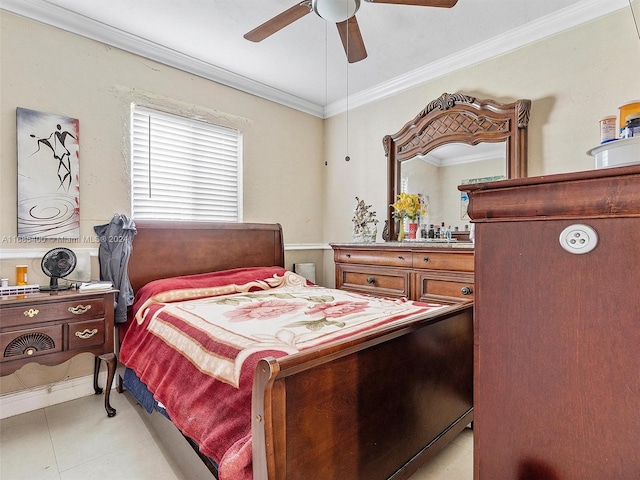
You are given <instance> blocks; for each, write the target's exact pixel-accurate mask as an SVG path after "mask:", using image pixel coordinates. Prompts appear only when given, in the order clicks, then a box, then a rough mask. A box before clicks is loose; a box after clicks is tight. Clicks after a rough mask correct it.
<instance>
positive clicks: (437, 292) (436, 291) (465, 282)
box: [416, 274, 474, 300]
mask: <svg viewBox="0 0 640 480" xmlns="http://www.w3.org/2000/svg"><path fill="white" fill-rule="evenodd" d="M416 283H417V285H416V286H417V292H416V293H417V297H418V299H419V300H426V299H429V298H431V299H433V298H434V297H438V298H439V297H443V298H460V299H461V300H473V297H474V292H473V280H472V279H471V278H469V279H466V278H464V277H458V276H451V277H445V278H442V276H440V277H435V276H433V275H423V274H417V275H416Z"/></svg>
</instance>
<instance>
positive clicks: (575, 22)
mask: <svg viewBox="0 0 640 480" xmlns="http://www.w3.org/2000/svg"><path fill="white" fill-rule="evenodd" d="M625 7H626V8H629V0H583V1H581V2H578V3H576V4H574V5H572V6H569V7H566V8H564V9H562V10H559V11H557V12H555V13H553V14H550V15H547V16H545V17H542V18H540V19H538V20H535V21H533V22H531V23H528V24H526V25H524V26H522V27H518V28H515V29H513V30H511V31H509V32H506V33H504V34H502V35H500V36H498V37H494V38H491V39H489V40H486V41H484V42H481V43H478V44H476V45H474V46H473V47H471V48H467V49H465V50H461V51H460V52H457V53H455V54H453V55H449V56H448V57H445V58H443V59H441V60H438V61H436V62H433V63H430V64H428V65H425V66H423V67H420V68H417V69H415V70H413V71H411V72H408V73H406V74H404V75H401V76H398V77H396V78H393V79H391V80H389V81H388V82H384V83H381V84H379V85H376V86H375V87H373V88H370V89H367V90H363V91H361V92H358V93H355V94H353V95H349V101H348V108H349V109H352V108H356V107H360V106H362V105H366V104H368V103H371V102H375V101H377V100H381V99H383V98H387V97H391V96H393V95H396V94H398V93H401V92H404V91H406V90H409V89H411V88H414V87H416V86H418V85H421V84H424V83H427V82H429V81H431V80H434V79H436V78H438V77H443V76H445V75H448V74H450V73H452V72H455V71H457V70H461V69H463V68H466V67H469V66H471V65H473V64H476V63H480V62H483V61H485V60H489V59H490V58H493V57H498V56H500V55H503V54H505V53H508V52H510V51H513V50H516V49H518V48H521V47H523V46H525V45H528V44H531V43H534V42H537V41H539V40H542V39H544V38H546V37H550V36H552V35H555V34H557V33H560V32H562V31H565V30H569V29H571V28H574V27H577V26H579V25H582V24H584V23H587V22H589V21H592V20H595V19H597V18H599V17H602V16H604V15H608V14H610V13H613V12H615V11H618V10H621V9H622V8H625ZM346 110H347V100H346V99H342V100H340V101H338V102H333V103H331V104H329V105H327V106H326V107H325V114H324V116H325V118H329V117H332V116H333V115H337V114H339V113H342V112H344V111H346Z"/></svg>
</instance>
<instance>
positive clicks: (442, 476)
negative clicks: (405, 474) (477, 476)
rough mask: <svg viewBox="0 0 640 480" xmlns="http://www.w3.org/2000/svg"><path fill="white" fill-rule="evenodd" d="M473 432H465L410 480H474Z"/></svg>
mask: <svg viewBox="0 0 640 480" xmlns="http://www.w3.org/2000/svg"><path fill="white" fill-rule="evenodd" d="M472 447H473V432H472V431H471V430H463V431H462V432H461V433H460V435H458V436H457V437H456V438H454V439H453V440H452V441H451V442H450V443H449V444H448V445H447V446H446V447H444V448H443V449H442V450H441V451H440V452H439V453H438V454H437V455H436V456H435V457H434V458H432V459H431V460H430V461H429V462H427V463H426V464H425V465H423V466H422V468H420V470H418V471H417V472H416V473H414V474H413V475H412V476H411V477H410V480H472V479H473V449H472Z"/></svg>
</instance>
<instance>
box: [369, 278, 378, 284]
mask: <svg viewBox="0 0 640 480" xmlns="http://www.w3.org/2000/svg"><path fill="white" fill-rule="evenodd" d="M367 283H368V284H370V285H372V284H374V283H376V279H375V278H374V277H369V278H367Z"/></svg>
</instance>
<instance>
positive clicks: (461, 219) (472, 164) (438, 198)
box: [400, 142, 506, 240]
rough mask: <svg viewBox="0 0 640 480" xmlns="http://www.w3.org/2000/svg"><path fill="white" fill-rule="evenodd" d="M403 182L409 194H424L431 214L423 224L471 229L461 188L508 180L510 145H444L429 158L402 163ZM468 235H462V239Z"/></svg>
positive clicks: (428, 155)
mask: <svg viewBox="0 0 640 480" xmlns="http://www.w3.org/2000/svg"><path fill="white" fill-rule="evenodd" d="M400 176H401V179H400V182H401V185H402V186H403V187H404V189H405V190H406V191H408V192H412V193H418V194H420V195H422V198H423V199H424V201H425V205H426V206H427V215H426V216H423V217H421V218H420V223H421V224H423V225H424V224H427V225H429V224H435V225H440V224H441V223H442V222H445V225H446V227H451V230H452V231H454V233H455V231H460V232H465V231H468V230H469V224H470V219H469V216H468V215H466V203H465V202H464V201H463V198H465V199H466V194H465V195H464V197H461V192H460V191H459V190H458V185H460V184H463V183H477V182H480V181H494V180H502V179H504V178H506V144H505V142H500V143H479V144H478V145H467V144H463V143H450V144H446V145H441V146H440V147H438V148H436V149H435V150H433V151H432V152H430V153H428V154H427V155H424V156H423V155H419V156H417V157H414V158H412V159H409V160H405V161H404V162H402V164H401V172H400ZM464 239H466V236H465V235H463V234H460V238H459V239H458V240H464Z"/></svg>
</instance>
